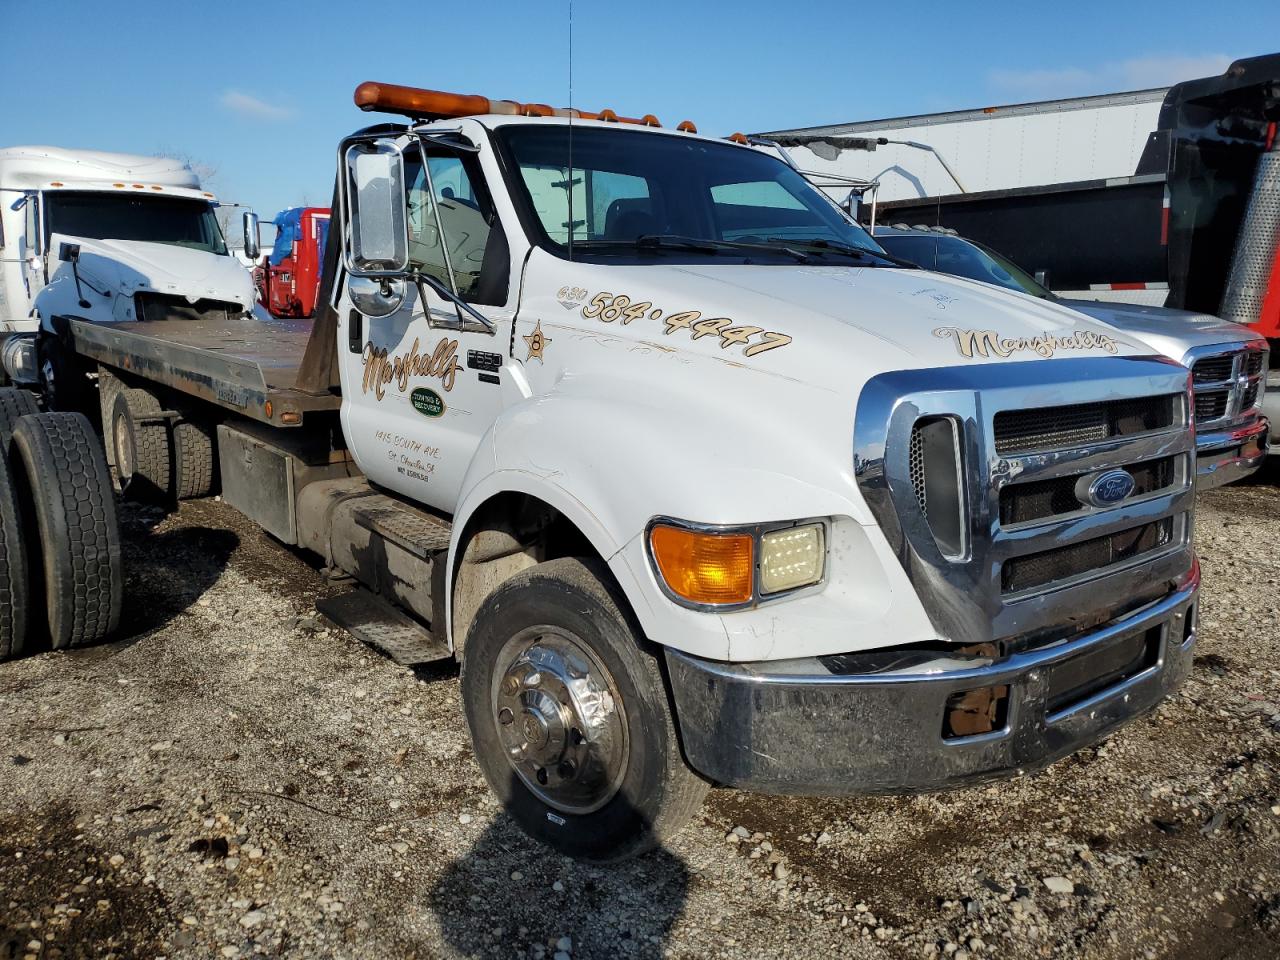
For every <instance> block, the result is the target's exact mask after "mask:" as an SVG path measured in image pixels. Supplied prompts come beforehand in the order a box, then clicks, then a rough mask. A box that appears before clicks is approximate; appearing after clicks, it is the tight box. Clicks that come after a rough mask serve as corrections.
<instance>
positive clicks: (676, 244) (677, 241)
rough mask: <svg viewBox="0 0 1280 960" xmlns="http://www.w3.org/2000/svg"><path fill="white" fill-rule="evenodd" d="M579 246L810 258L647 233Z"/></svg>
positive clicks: (779, 247)
mask: <svg viewBox="0 0 1280 960" xmlns="http://www.w3.org/2000/svg"><path fill="white" fill-rule="evenodd" d="M573 245H574V246H575V247H578V246H587V245H591V246H619V247H634V248H635V249H637V250H698V251H702V252H704V253H723V252H725V251H731V250H753V251H755V252H757V253H784V254H786V255H787V256H789V257H791V258H792V259H793V260H797V261H799V262H801V263H805V262H807V261H808V260H809V259H810V257H809V255H808V254H807V253H804V252H802V251H800V250H795V249H792V248H791V247H789V246H787V245H786V241H785V240H783V241H781V243H741V242H739V241H736V240H714V239H712V238H710V237H683V236H680V235H679V234H674V233H645V234H641V235H640V236H638V237H636V238H635V239H634V240H575V241H574V243H573Z"/></svg>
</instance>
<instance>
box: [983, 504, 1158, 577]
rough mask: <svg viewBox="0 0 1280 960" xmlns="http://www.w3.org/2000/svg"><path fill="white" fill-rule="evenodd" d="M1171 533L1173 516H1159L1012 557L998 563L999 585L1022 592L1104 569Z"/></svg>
mask: <svg viewBox="0 0 1280 960" xmlns="http://www.w3.org/2000/svg"><path fill="white" fill-rule="evenodd" d="M1172 537H1173V518H1172V517H1163V518H1161V519H1160V520H1155V521H1152V522H1151V523H1144V524H1141V525H1140V526H1136V527H1130V528H1129V529H1128V530H1117V531H1116V532H1115V533H1108V534H1106V535H1105V536H1102V537H1094V538H1093V539H1092V540H1084V541H1081V542H1080V543H1073V544H1071V545H1070V546H1067V547H1055V548H1054V549H1052V550H1042V551H1041V552H1039V553H1028V554H1025V555H1024V556H1020V557H1013V558H1012V559H1009V560H1006V561H1005V562H1004V563H1003V564H1002V565H1001V567H1000V587H1001V589H1002V590H1003V591H1004V592H1005V593H1006V594H1011V593H1025V592H1027V591H1029V590H1036V589H1037V588H1040V587H1044V586H1047V585H1048V584H1052V583H1059V582H1062V581H1066V580H1071V579H1074V578H1076V577H1080V576H1082V575H1085V574H1092V573H1099V572H1105V570H1106V568H1108V567H1111V566H1113V565H1115V564H1117V563H1124V562H1126V561H1129V560H1134V559H1137V558H1139V557H1141V556H1143V555H1144V554H1149V553H1151V552H1152V551H1154V550H1159V549H1160V548H1161V547H1165V546H1168V544H1169V540H1170V539H1171V538H1172Z"/></svg>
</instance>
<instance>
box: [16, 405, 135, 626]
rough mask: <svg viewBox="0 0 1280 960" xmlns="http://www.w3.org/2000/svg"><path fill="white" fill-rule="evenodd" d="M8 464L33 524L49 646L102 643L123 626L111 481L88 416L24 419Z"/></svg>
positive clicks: (35, 566) (33, 565)
mask: <svg viewBox="0 0 1280 960" xmlns="http://www.w3.org/2000/svg"><path fill="white" fill-rule="evenodd" d="M9 462H10V464H11V465H12V466H13V470H14V475H15V476H14V479H15V486H16V487H17V488H18V502H19V504H20V505H21V506H22V507H24V508H25V507H28V506H29V516H30V517H31V518H32V520H33V521H34V522H33V523H29V527H28V529H34V532H35V534H36V536H34V537H30V538H29V539H28V541H27V543H28V545H29V547H30V548H31V549H32V553H33V554H34V556H33V558H32V559H33V562H32V563H31V568H32V570H33V571H34V572H35V574H36V576H35V577H33V578H32V579H33V581H34V583H33V587H35V585H36V584H37V583H38V584H39V587H36V589H35V590H34V592H33V594H32V599H33V600H34V601H35V602H36V603H39V599H38V598H39V596H40V593H39V588H40V587H42V588H43V593H44V601H45V607H44V608H45V613H46V625H47V627H48V633H49V641H50V644H51V645H52V647H53V649H55V650H62V649H65V648H67V647H79V646H84V645H86V644H90V643H94V642H96V641H98V640H102V639H103V638H105V637H107V636H108V635H110V634H111V633H112V632H113V631H114V630H115V629H116V627H117V625H118V624H119V622H120V608H121V593H122V589H123V584H124V572H123V567H122V562H121V558H120V526H119V521H118V520H117V518H116V504H115V498H114V496H113V495H112V492H111V475H110V473H109V472H108V470H107V463H106V459H105V458H104V456H103V451H102V446H101V444H99V443H98V438H97V437H96V436H95V435H94V432H93V428H92V427H91V426H90V425H89V420H88V418H87V417H85V416H84V414H80V413H38V414H33V415H31V416H26V417H23V418H22V419H21V420H19V421H18V425H17V426H16V427H14V430H13V439H12V440H11V441H10V448H9Z"/></svg>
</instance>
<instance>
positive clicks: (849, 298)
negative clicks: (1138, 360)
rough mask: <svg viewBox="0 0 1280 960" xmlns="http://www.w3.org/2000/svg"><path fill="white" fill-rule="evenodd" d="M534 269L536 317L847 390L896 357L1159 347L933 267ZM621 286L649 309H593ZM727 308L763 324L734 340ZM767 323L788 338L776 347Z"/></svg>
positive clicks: (1085, 353)
mask: <svg viewBox="0 0 1280 960" xmlns="http://www.w3.org/2000/svg"><path fill="white" fill-rule="evenodd" d="M527 277H528V280H529V282H528V284H527V286H526V291H527V297H526V299H525V301H524V303H523V304H522V310H523V309H524V306H526V305H527V306H528V307H530V308H531V310H532V315H534V316H542V317H546V318H547V319H548V320H549V321H553V322H557V324H563V325H565V326H571V327H576V328H579V329H582V330H583V331H586V332H588V333H589V334H607V335H609V336H611V337H626V338H629V339H630V338H634V339H638V340H642V341H647V342H650V343H652V344H654V345H655V346H658V347H659V348H660V349H662V350H664V351H674V352H681V353H693V354H699V355H702V356H707V357H711V358H714V359H716V360H719V361H722V362H724V363H729V364H731V365H733V366H737V367H749V368H752V369H755V370H758V371H761V372H765V373H771V374H775V375H778V376H782V377H785V378H787V379H792V380H798V381H801V382H804V383H807V384H810V385H812V386H816V387H821V388H827V389H833V390H836V391H837V392H841V393H844V392H846V391H847V390H848V389H849V388H850V387H852V388H853V389H854V390H855V391H856V390H857V389H860V387H861V384H862V382H864V381H865V380H866V379H867V378H869V377H870V376H873V375H875V374H877V373H880V372H883V371H887V370H903V369H913V368H925V367H940V366H954V365H956V364H971V363H1013V362H1026V361H1035V360H1039V359H1048V358H1051V357H1057V358H1064V357H1094V358H1097V357H1104V356H1150V355H1151V354H1152V352H1153V351H1152V350H1151V348H1150V347H1149V346H1148V345H1146V344H1145V343H1143V342H1142V341H1141V340H1139V339H1137V338H1134V337H1128V336H1124V335H1122V334H1119V333H1118V332H1117V331H1116V330H1115V329H1114V328H1112V327H1108V326H1105V325H1103V324H1100V323H1097V322H1096V321H1094V320H1092V319H1090V318H1088V317H1085V316H1083V315H1082V314H1080V313H1077V312H1075V311H1073V310H1068V309H1065V308H1063V307H1060V306H1058V305H1056V304H1053V303H1048V302H1045V301H1041V300H1037V299H1036V298H1034V297H1028V296H1024V295H1021V294H1016V293H1011V292H1008V291H1004V290H1001V289H999V288H996V287H990V286H987V285H984V284H976V283H971V282H969V281H965V280H959V279H955V278H951V277H947V276H944V275H941V274H936V273H931V272H927V271H924V270H902V269H897V268H885V267H874V268H872V267H866V268H864V267H848V266H833V267H828V266H808V265H796V266H789V265H779V266H757V265H744V264H714V263H711V264H705V265H704V264H695V265H690V264H680V265H675V264H672V265H665V264H662V263H661V262H659V263H646V264H645V265H643V266H633V265H623V266H614V265H612V264H585V263H572V264H570V263H565V262H563V261H556V260H553V259H552V258H551V257H550V256H548V255H545V254H542V253H541V252H540V251H535V254H534V257H533V259H532V260H531V263H530V267H529V273H528V274H527ZM619 295H622V296H625V297H627V301H628V302H629V303H630V304H632V305H638V304H649V305H650V307H651V309H646V310H645V311H644V313H643V314H637V315H636V316H634V317H632V318H631V320H630V321H629V322H625V323H624V322H622V320H621V319H619V318H617V317H615V318H614V320H613V321H612V322H610V321H608V320H606V319H605V316H595V315H594V314H597V313H598V312H599V311H596V310H595V309H594V307H593V301H594V300H595V299H596V298H597V297H600V296H604V297H605V298H606V299H605V300H604V301H603V302H604V303H606V304H607V303H609V302H611V299H610V298H613V297H617V296H619ZM544 298H547V299H554V300H555V301H558V304H559V305H558V306H557V305H556V304H555V303H548V302H547V299H544ZM566 311H569V314H568V316H567V317H566V315H565V312H566ZM658 311H660V314H658ZM692 311H696V312H697V313H698V317H699V319H703V320H707V321H708V326H707V328H704V329H705V332H703V333H699V332H698V331H697V330H695V329H691V328H690V327H689V326H688V325H687V324H686V325H685V326H683V327H678V328H675V329H668V324H667V319H668V318H670V317H672V315H675V314H688V313H690V312H692ZM721 318H723V319H725V320H726V321H727V323H726V324H724V326H726V327H731V328H733V329H737V330H739V331H743V330H751V329H753V328H754V329H755V330H756V331H757V332H756V333H754V334H753V335H752V336H751V339H750V340H749V341H748V342H747V343H746V344H745V345H744V344H740V343H738V342H734V341H730V342H728V343H725V342H723V341H724V338H722V337H721V336H720V335H719V332H718V331H716V330H715V329H714V325H712V324H711V323H710V321H711V320H716V319H721ZM764 331H768V332H772V333H776V334H778V335H780V337H781V338H784V339H785V338H789V339H786V340H785V343H783V344H781V345H778V346H769V345H768V342H767V341H766V340H765V334H764V333H763V332H764Z"/></svg>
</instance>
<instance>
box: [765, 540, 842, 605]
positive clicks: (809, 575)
mask: <svg viewBox="0 0 1280 960" xmlns="http://www.w3.org/2000/svg"><path fill="white" fill-rule="evenodd" d="M824 539H825V538H824V537H823V533H822V524H820V523H807V524H805V525H804V526H803V527H791V528H790V529H787V530H772V531H770V532H769V533H766V534H765V535H764V536H762V537H761V538H760V592H761V593H763V594H770V593H781V592H782V591H784V590H795V589H796V588H798V587H807V586H808V585H809V584H811V583H817V582H818V581H819V580H821V579H822V566H823V561H824V560H825V559H826V555H827V549H826V543H825V542H824Z"/></svg>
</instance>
